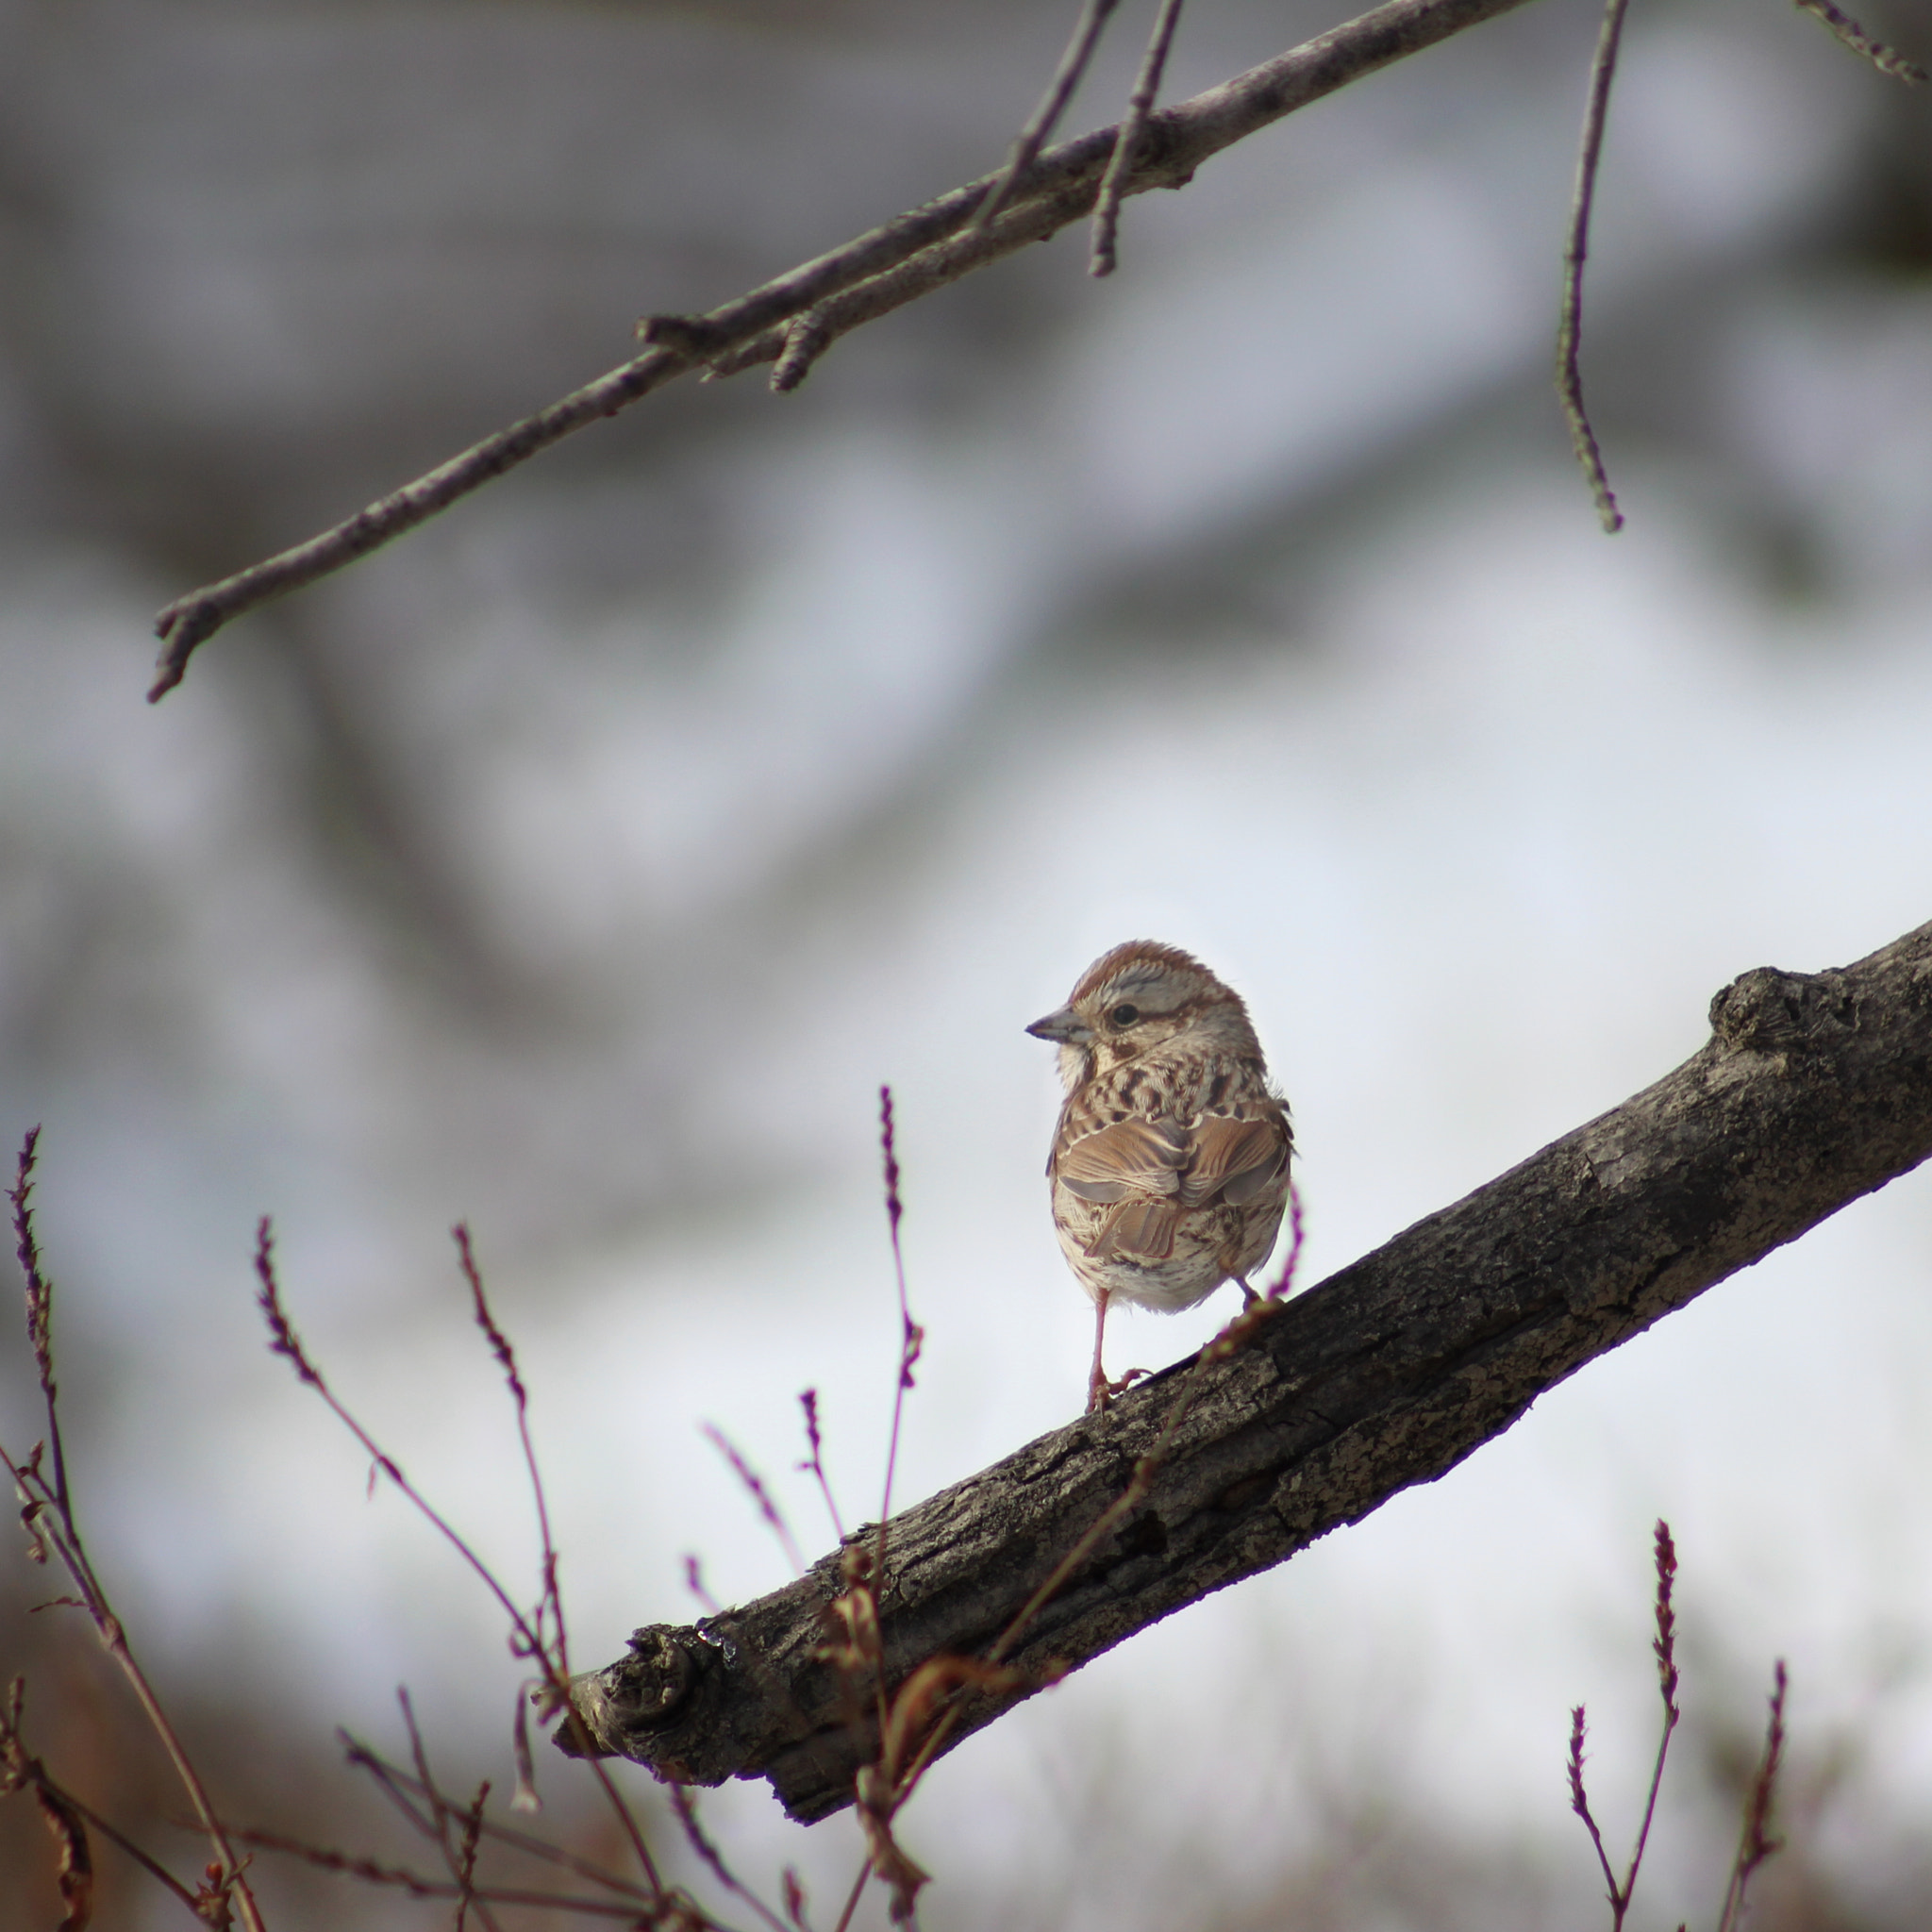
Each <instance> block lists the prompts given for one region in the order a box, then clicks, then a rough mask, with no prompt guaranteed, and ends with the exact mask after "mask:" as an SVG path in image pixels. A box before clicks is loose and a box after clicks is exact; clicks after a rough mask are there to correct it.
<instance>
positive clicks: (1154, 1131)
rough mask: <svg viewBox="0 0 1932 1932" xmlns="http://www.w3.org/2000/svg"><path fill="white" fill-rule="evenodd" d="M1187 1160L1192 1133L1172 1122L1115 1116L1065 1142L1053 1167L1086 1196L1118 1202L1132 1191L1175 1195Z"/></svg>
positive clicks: (1072, 1188) (1070, 1189) (1073, 1189)
mask: <svg viewBox="0 0 1932 1932" xmlns="http://www.w3.org/2000/svg"><path fill="white" fill-rule="evenodd" d="M1187 1163H1188V1135H1187V1132H1186V1130H1185V1129H1184V1128H1182V1127H1181V1126H1179V1125H1178V1124H1176V1123H1174V1122H1173V1121H1151V1120H1145V1119H1138V1118H1137V1119H1130V1120H1124V1121H1116V1122H1115V1123H1114V1124H1113V1125H1111V1126H1110V1127H1102V1128H1101V1129H1100V1131H1099V1132H1098V1133H1094V1134H1083V1135H1082V1136H1081V1137H1080V1138H1079V1139H1078V1140H1077V1141H1073V1142H1071V1143H1070V1144H1069V1145H1068V1146H1066V1147H1063V1148H1062V1149H1061V1150H1060V1152H1059V1156H1058V1159H1057V1160H1056V1162H1055V1166H1054V1172H1055V1173H1056V1174H1058V1177H1059V1182H1060V1185H1061V1186H1062V1187H1063V1188H1065V1189H1066V1190H1067V1191H1068V1192H1069V1193H1071V1194H1077V1195H1078V1196H1079V1197H1080V1199H1081V1200H1083V1201H1119V1200H1124V1198H1125V1197H1126V1196H1127V1195H1128V1194H1161V1195H1166V1194H1172V1193H1174V1192H1176V1191H1178V1190H1179V1188H1180V1186H1181V1170H1182V1169H1183V1168H1184V1167H1186V1165H1187Z"/></svg>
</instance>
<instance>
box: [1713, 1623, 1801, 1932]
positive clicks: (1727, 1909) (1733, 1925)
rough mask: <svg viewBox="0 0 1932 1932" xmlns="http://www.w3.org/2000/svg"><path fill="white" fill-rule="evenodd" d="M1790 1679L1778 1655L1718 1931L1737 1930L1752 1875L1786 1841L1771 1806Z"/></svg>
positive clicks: (1781, 1759) (1781, 1758)
mask: <svg viewBox="0 0 1932 1932" xmlns="http://www.w3.org/2000/svg"><path fill="white" fill-rule="evenodd" d="M1788 1684H1789V1679H1788V1678H1787V1676H1786V1674H1785V1660H1784V1658H1783V1657H1779V1658H1778V1660H1777V1663H1776V1665H1775V1667H1774V1670H1773V1673H1772V1687H1771V1715H1770V1717H1769V1719H1768V1720H1767V1721H1766V1724H1765V1727H1764V1756H1763V1757H1760V1758H1759V1759H1758V1761H1757V1776H1756V1777H1754V1778H1753V1779H1752V1780H1751V1795H1750V1796H1749V1797H1748V1798H1747V1799H1746V1800H1745V1802H1744V1829H1743V1831H1742V1833H1741V1834H1740V1837H1739V1840H1738V1857H1737V1859H1736V1861H1735V1862H1734V1863H1733V1865H1732V1866H1731V1882H1730V1884H1729V1885H1728V1886H1727V1887H1726V1888H1725V1890H1724V1911H1723V1913H1722V1914H1721V1916H1720V1917H1719V1919H1718V1922H1717V1932H1737V1927H1738V1925H1739V1924H1740V1923H1741V1922H1742V1920H1743V1917H1744V1893H1745V1891H1746V1890H1747V1889H1748V1888H1749V1886H1750V1883H1751V1874H1753V1873H1754V1872H1756V1871H1757V1868H1758V1866H1760V1865H1761V1864H1763V1863H1764V1861H1765V1860H1766V1859H1767V1858H1769V1857H1771V1856H1772V1855H1773V1854H1774V1852H1779V1851H1782V1850H1783V1849H1784V1846H1783V1841H1782V1840H1778V1839H1774V1838H1773V1837H1772V1835H1771V1809H1772V1805H1773V1802H1774V1799H1775V1798H1776V1796H1777V1774H1778V1770H1779V1767H1780V1766H1781V1765H1782V1764H1783V1762H1784V1755H1785V1691H1786V1689H1787V1686H1788Z"/></svg>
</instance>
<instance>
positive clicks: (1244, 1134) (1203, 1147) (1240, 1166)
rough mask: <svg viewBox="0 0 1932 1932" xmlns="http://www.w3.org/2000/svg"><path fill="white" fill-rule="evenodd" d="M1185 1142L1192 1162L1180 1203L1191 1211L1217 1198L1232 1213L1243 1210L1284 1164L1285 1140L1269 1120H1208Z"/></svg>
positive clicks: (1221, 1116)
mask: <svg viewBox="0 0 1932 1932" xmlns="http://www.w3.org/2000/svg"><path fill="white" fill-rule="evenodd" d="M1188 1138H1189V1140H1190V1141H1191V1142H1192V1146H1193V1159H1192V1160H1191V1162H1190V1163H1189V1167H1188V1175H1187V1179H1186V1180H1185V1181H1184V1182H1183V1183H1182V1185H1181V1199H1182V1200H1183V1201H1185V1202H1186V1203H1187V1205H1188V1206H1189V1207H1194V1206H1196V1205H1197V1204H1199V1203H1200V1202H1203V1201H1206V1200H1208V1199H1210V1198H1211V1197H1212V1196H1214V1195H1215V1194H1217V1193H1218V1194H1219V1195H1220V1196H1221V1198H1222V1199H1223V1200H1224V1201H1226V1202H1229V1203H1231V1204H1232V1205H1233V1206H1235V1207H1237V1208H1242V1207H1245V1206H1246V1205H1247V1204H1248V1203H1249V1202H1250V1201H1252V1200H1253V1199H1254V1198H1255V1196H1256V1195H1257V1194H1258V1193H1259V1192H1260V1191H1261V1190H1262V1189H1263V1188H1264V1187H1266V1186H1267V1185H1268V1183H1269V1182H1270V1181H1271V1180H1273V1179H1274V1176H1275V1175H1276V1174H1279V1173H1280V1172H1281V1165H1282V1162H1283V1161H1284V1160H1286V1159H1287V1158H1288V1136H1287V1134H1286V1133H1285V1132H1284V1131H1283V1130H1282V1127H1281V1125H1280V1124H1279V1123H1278V1122H1276V1121H1272V1120H1266V1119H1257V1120H1245V1121H1238V1120H1230V1119H1229V1118H1228V1117H1227V1116H1226V1115H1225V1114H1208V1116H1207V1117H1206V1118H1205V1119H1203V1120H1200V1121H1198V1122H1196V1123H1195V1124H1194V1127H1193V1130H1192V1132H1191V1134H1190V1135H1189V1137H1188Z"/></svg>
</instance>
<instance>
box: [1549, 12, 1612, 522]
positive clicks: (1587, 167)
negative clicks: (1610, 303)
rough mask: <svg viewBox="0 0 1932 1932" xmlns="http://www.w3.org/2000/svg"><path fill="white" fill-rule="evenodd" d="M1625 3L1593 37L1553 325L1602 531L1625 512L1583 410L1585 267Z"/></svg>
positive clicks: (1574, 438) (1573, 428)
mask: <svg viewBox="0 0 1932 1932" xmlns="http://www.w3.org/2000/svg"><path fill="white" fill-rule="evenodd" d="M1628 6H1629V0H1606V5H1605V7H1604V24H1603V31H1602V32H1601V33H1600V34H1599V35H1598V36H1597V43H1596V58H1595V59H1594V60H1593V61H1592V62H1591V69H1590V104H1589V106H1588V107H1587V108H1585V110H1584V116H1583V141H1582V144H1581V146H1580V147H1579V148H1578V150H1577V155H1576V192H1575V193H1574V195H1573V197H1572V199H1571V203H1570V239H1569V241H1568V242H1567V243H1566V244H1565V246H1564V249H1563V310H1562V319H1561V321H1560V322H1559V323H1558V324H1557V397H1558V399H1559V400H1560V401H1561V403H1562V405H1563V419H1564V421H1565V422H1567V423H1568V424H1569V425H1570V441H1571V442H1572V444H1573V445H1574V448H1575V451H1576V460H1577V461H1578V462H1579V463H1581V464H1582V465H1583V474H1584V475H1585V476H1586V477H1587V478H1588V479H1589V482H1590V493H1591V496H1592V497H1593V498H1594V499H1595V501H1596V513H1597V516H1598V517H1599V518H1600V519H1601V521H1602V523H1603V526H1604V528H1605V530H1606V531H1607V532H1609V533H1610V534H1612V535H1614V534H1615V533H1616V532H1617V531H1618V530H1621V529H1622V528H1623V527H1624V513H1623V511H1622V510H1620V509H1619V508H1617V499H1616V497H1615V496H1614V495H1613V494H1612V493H1611V491H1610V479H1609V477H1608V475H1607V474H1606V473H1605V470H1604V458H1603V451H1602V450H1600V449H1599V448H1598V447H1597V441H1596V431H1595V430H1594V429H1592V428H1591V423H1590V412H1589V411H1588V410H1587V409H1586V408H1584V406H1583V370H1582V367H1581V363H1580V358H1581V355H1582V349H1583V264H1584V261H1585V258H1587V257H1588V256H1589V254H1590V213H1591V203H1592V202H1593V201H1594V199H1595V198H1596V170H1597V162H1598V160H1599V158H1601V156H1602V154H1603V145H1604V123H1605V120H1606V118H1607V115H1608V113H1609V108H1610V83H1611V81H1612V80H1613V79H1614V78H1615V77H1616V73H1617V43H1618V42H1619V40H1620V39H1621V38H1622V36H1623V32H1624V11H1625V9H1626V8H1628Z"/></svg>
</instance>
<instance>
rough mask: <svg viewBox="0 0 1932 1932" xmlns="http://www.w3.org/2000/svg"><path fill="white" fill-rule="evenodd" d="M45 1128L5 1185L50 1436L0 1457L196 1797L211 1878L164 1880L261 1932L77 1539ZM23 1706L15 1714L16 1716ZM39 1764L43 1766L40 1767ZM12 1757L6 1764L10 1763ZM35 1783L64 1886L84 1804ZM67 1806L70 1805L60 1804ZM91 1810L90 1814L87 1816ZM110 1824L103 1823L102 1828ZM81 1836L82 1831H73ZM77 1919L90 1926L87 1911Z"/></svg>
mask: <svg viewBox="0 0 1932 1932" xmlns="http://www.w3.org/2000/svg"><path fill="white" fill-rule="evenodd" d="M40 1139H41V1130H40V1129H39V1128H38V1127H35V1128H34V1129H33V1130H32V1131H31V1132H30V1133H29V1134H28V1135H27V1137H26V1139H25V1142H24V1143H23V1144H22V1147H21V1150H20V1161H19V1165H18V1167H17V1169H16V1171H15V1174H14V1183H13V1186H12V1187H11V1188H10V1189H9V1190H8V1201H9V1202H11V1204H12V1207H13V1235H14V1251H15V1253H16V1254H17V1255H18V1256H19V1257H20V1266H21V1273H22V1274H24V1275H25V1280H26V1330H27V1340H28V1342H29V1344H30V1345H31V1347H32V1349H33V1357H34V1369H35V1373H36V1374H37V1376H38V1378H39V1381H40V1387H41V1395H42V1401H43V1402H44V1403H45V1405H46V1411H47V1435H46V1441H45V1443H44V1445H43V1444H42V1443H36V1444H35V1445H34V1449H33V1453H32V1454H31V1455H30V1456H29V1457H27V1459H26V1460H25V1462H20V1461H16V1460H15V1458H14V1457H13V1456H12V1455H11V1454H10V1453H8V1451H7V1450H6V1449H5V1448H4V1447H0V1457H5V1459H6V1463H7V1467H8V1473H9V1474H11V1476H12V1478H13V1484H14V1488H15V1490H16V1491H18V1493H19V1496H20V1500H21V1522H22V1524H23V1526H24V1527H25V1530H26V1533H27V1537H28V1549H27V1554H28V1555H29V1557H32V1558H33V1560H34V1561H36V1562H42V1563H43V1562H45V1561H46V1557H47V1551H48V1550H49V1548H51V1549H52V1550H53V1551H54V1553H55V1554H56V1555H57V1556H58V1557H59V1558H60V1562H61V1566H62V1568H64V1569H65V1570H66V1572H67V1574H68V1575H69V1576H70V1577H71V1578H72V1579H73V1582H74V1586H75V1589H76V1590H77V1591H79V1592H80V1596H79V1599H78V1607H80V1608H82V1609H85V1610H86V1611H87V1613H88V1616H89V1617H90V1618H91V1619H92V1623H93V1626H94V1630H95V1633H96V1634H97V1635H98V1636H99V1638H100V1640H101V1643H102V1645H103V1647H104V1648H105V1649H106V1650H107V1652H108V1656H110V1657H112V1658H113V1659H114V1661H115V1662H116V1663H117V1664H118V1665H119V1666H120V1667H121V1672H122V1674H123V1675H124V1676H125V1678H126V1679H127V1681H128V1683H129V1685H130V1686H132V1688H133V1691H134V1694H135V1697H136V1699H137V1701H138V1702H139V1703H140V1705H141V1707H142V1713H143V1714H144V1715H145V1717H146V1718H147V1721H148V1724H149V1725H150V1726H151V1727H152V1728H153V1730H154V1733H155V1735H156V1736H157V1737H158V1739H159V1740H160V1741H161V1744H162V1747H163V1749H165V1750H166V1752H167V1754H168V1758H169V1761H170V1762H171V1763H172V1764H173V1765H174V1767H175V1776H176V1777H178V1778H179V1779H180V1780H181V1785H182V1788H183V1789H184V1790H186V1791H187V1793H188V1796H189V1801H190V1803H191V1804H192V1806H193V1807H194V1814H195V1817H196V1819H197V1821H198V1822H199V1824H200V1827H201V1830H202V1832H203V1833H204V1835H205V1836H206V1837H207V1839H208V1843H209V1845H210V1847H211V1848H212V1849H213V1851H214V1853H215V1855H216V1857H215V1861H214V1862H213V1863H212V1864H211V1865H210V1866H209V1867H208V1880H207V1883H206V1884H205V1885H204V1886H202V1887H201V1888H200V1889H199V1890H197V1891H196V1892H193V1893H190V1892H188V1891H187V1890H186V1888H185V1887H183V1886H181V1885H180V1884H179V1883H178V1882H176V1881H175V1880H174V1879H172V1878H170V1879H167V1880H166V1881H165V1882H166V1883H167V1885H168V1887H169V1889H170V1890H173V1891H175V1893H176V1894H177V1895H178V1896H180V1897H182V1898H184V1899H186V1900H187V1901H188V1902H189V1904H190V1906H191V1908H192V1909H193V1910H194V1911H195V1912H196V1913H197V1914H198V1915H199V1916H201V1917H202V1918H203V1919H204V1920H205V1921H206V1922H207V1923H208V1924H210V1925H220V1924H226V1923H227V1922H228V1920H229V1919H230V1917H231V1916H232V1914H233V1913H235V1912H239V1913H240V1914H241V1917H242V1924H243V1925H244V1926H245V1927H246V1928H247V1932H263V1928H262V1919H261V1912H260V1908H259V1907H258V1905H257V1903H256V1899H255V1894H254V1893H253V1892H252V1891H251V1890H249V1886H248V1881H247V1879H246V1878H245V1877H244V1876H243V1875H242V1865H243V1862H244V1861H243V1860H242V1859H240V1858H238V1857H236V1856H235V1851H234V1847H233V1845H232V1844H231V1842H230V1841H229V1838H228V1835H227V1829H226V1827H225V1825H224V1824H223V1823H222V1820H221V1818H220V1817H219V1815H218V1814H217V1812H216V1810H215V1807H214V1802H213V1800H212V1799H211V1798H210V1797H209V1795H208V1788H207V1787H206V1786H205V1785H204V1784H203V1782H202V1779H201V1774H200V1773H199V1772H198V1771H197V1770H196V1769H195V1767H194V1764H193V1761H192V1759H191V1758H190V1757H189V1756H188V1750H187V1747H186V1746H185V1745H184V1744H183V1743H182V1741H181V1739H180V1735H179V1734H178V1733H177V1732H176V1731H175V1726H174V1724H172V1723H171V1722H170V1721H169V1718H168V1715H167V1712H166V1711H165V1710H164V1709H163V1708H162V1707H161V1702H160V1698H159V1696H158V1694H157V1692H156V1691H155V1688H154V1686H153V1685H152V1684H151V1683H150V1682H149V1681H148V1677H147V1674H146V1673H145V1672H144V1671H143V1670H142V1667H141V1665H140V1664H139V1663H138V1662H137V1661H136V1659H135V1656H134V1651H133V1648H132V1646H131V1645H130V1644H129V1643H128V1641H127V1632H126V1629H125V1626H124V1625H123V1624H122V1622H121V1620H120V1618H118V1617H117V1616H116V1615H115V1614H114V1611H113V1608H112V1607H111V1606H110V1605H109V1603H108V1595H107V1591H106V1590H105V1589H104V1588H103V1586H102V1583H101V1579H100V1575H99V1574H98V1572H96V1570H95V1569H94V1566H93V1562H92V1558H91V1557H89V1556H88V1553H87V1546H86V1544H85V1543H84V1542H83V1541H82V1540H81V1534H80V1524H79V1522H78V1519H77V1518H76V1516H75V1507H74V1496H73V1492H72V1491H71V1490H70V1489H69V1487H68V1481H67V1455H66V1450H65V1448H64V1446H63V1444H62V1441H61V1434H60V1411H59V1400H58V1388H57V1386H56V1383H55V1380H54V1285H53V1283H52V1282H51V1281H49V1280H48V1279H47V1277H46V1274H44V1272H43V1271H42V1266H41V1255H40V1245H39V1243H38V1241H36V1240H35V1237H34V1229H33V1208H32V1198H33V1186H34V1184H33V1173H34V1159H35V1155H36V1153H37V1151H38V1149H39V1146H40ZM43 1449H44V1450H51V1452H52V1457H53V1463H52V1474H51V1475H50V1474H48V1473H47V1471H46V1470H44V1469H43V1468H42V1454H43ZM61 1601H62V1602H65V1603H74V1602H75V1599H74V1598H63V1599H61ZM17 1709H18V1707H17V1704H16V1706H15V1718H16V1719H17ZM10 1735H11V1739H12V1741H11V1743H10V1744H9V1746H8V1753H9V1760H11V1759H12V1754H14V1753H15V1752H19V1753H20V1757H19V1761H20V1762H22V1763H25V1764H33V1763H34V1762H35V1761H34V1760H31V1759H27V1758H25V1753H24V1752H22V1751H20V1747H19V1743H18V1728H17V1722H16V1723H13V1724H12V1725H11V1731H10ZM36 1768H37V1769H38V1767H36ZM10 1769H11V1762H9V1770H10ZM23 1781H24V1782H26V1783H31V1784H32V1785H33V1787H34V1790H35V1792H36V1795H37V1797H38V1798H39V1800H40V1803H41V1806H42V1810H43V1812H45V1813H46V1815H47V1818H48V1823H49V1824H50V1825H55V1824H57V1820H58V1835H59V1836H61V1838H62V1840H63V1843H64V1845H65V1847H66V1849H65V1850H64V1851H63V1854H62V1864H63V1871H64V1872H65V1873H66V1874H68V1877H64V1878H63V1885H65V1884H66V1883H68V1882H69V1878H71V1880H72V1882H73V1883H74V1884H75V1885H78V1884H79V1883H80V1882H81V1877H82V1873H83V1867H82V1865H81V1864H79V1863H76V1860H77V1859H84V1858H85V1856H86V1845H85V1834H84V1833H82V1832H81V1817H82V1815H83V1813H82V1807H80V1806H79V1805H78V1803H77V1801H76V1800H75V1799H74V1798H73V1797H72V1796H71V1794H68V1793H64V1792H61V1791H60V1790H59V1787H58V1786H57V1785H55V1784H54V1782H53V1780H52V1779H51V1778H48V1777H47V1776H46V1774H45V1773H44V1772H43V1771H41V1772H39V1774H38V1775H29V1776H26V1777H25V1779H24V1780H23ZM63 1803H64V1805H65V1807H66V1809H65V1811H64V1812H63V1811H61V1809H60V1806H61V1805H62V1804H63ZM85 1815H87V1816H88V1817H92V1814H91V1813H88V1814H85ZM103 1829H104V1830H105V1827H103ZM76 1834H78V1836H76ZM108 1836H110V1837H112V1839H113V1840H114V1842H115V1843H117V1844H120V1845H122V1846H123V1847H124V1848H125V1849H126V1850H127V1851H128V1852H129V1853H130V1854H132V1855H133V1856H134V1857H137V1858H139V1859H140V1862H141V1863H142V1865H143V1866H144V1867H146V1869H147V1870H148V1871H150V1872H151V1873H153V1874H156V1875H157V1876H161V1875H162V1874H161V1870H160V1867H159V1866H158V1864H157V1863H156V1862H155V1861H154V1860H153V1859H151V1858H149V1857H146V1856H145V1854H142V1853H139V1852H136V1851H135V1850H134V1847H133V1846H132V1845H131V1844H129V1843H128V1841H127V1840H125V1839H124V1838H122V1837H121V1835H120V1834H119V1833H118V1832H110V1833H108ZM73 1923H75V1924H85V1923H86V1920H85V1918H84V1917H83V1918H81V1919H79V1920H77V1921H74V1922H73Z"/></svg>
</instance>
